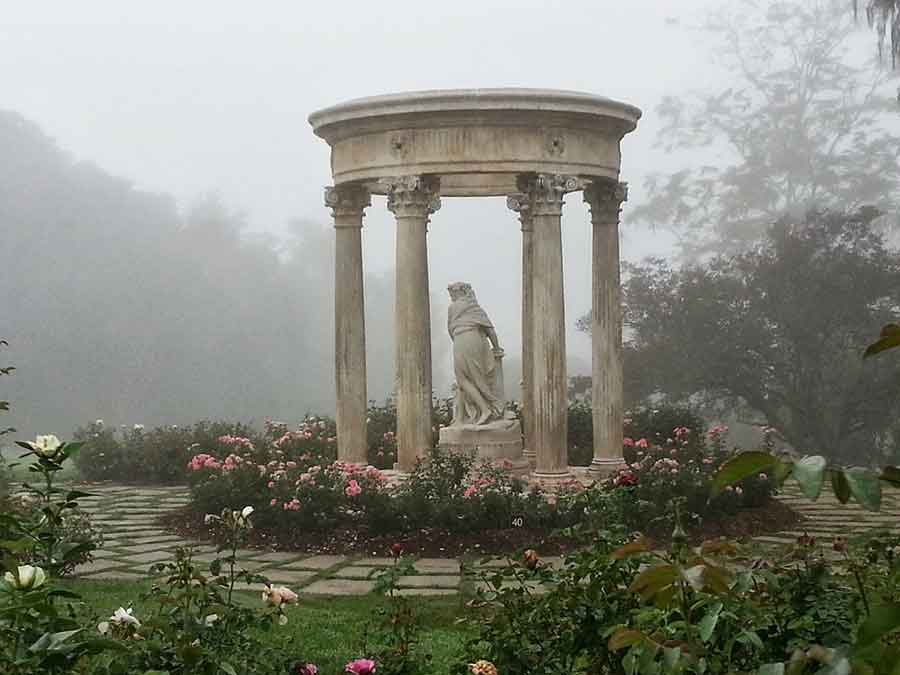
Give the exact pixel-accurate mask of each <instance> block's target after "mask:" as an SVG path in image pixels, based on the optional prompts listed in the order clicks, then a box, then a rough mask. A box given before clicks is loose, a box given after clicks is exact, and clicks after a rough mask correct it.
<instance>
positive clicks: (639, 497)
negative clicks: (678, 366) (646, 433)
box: [573, 417, 777, 534]
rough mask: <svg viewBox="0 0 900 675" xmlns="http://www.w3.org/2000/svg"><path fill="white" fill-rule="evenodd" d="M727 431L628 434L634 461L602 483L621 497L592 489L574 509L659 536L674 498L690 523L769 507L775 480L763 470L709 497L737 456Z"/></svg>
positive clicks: (668, 525)
mask: <svg viewBox="0 0 900 675" xmlns="http://www.w3.org/2000/svg"><path fill="white" fill-rule="evenodd" d="M649 419H652V417H651V418H649ZM645 420H648V418H646V417H644V419H643V420H641V421H645ZM645 423H646V422H645ZM652 427H653V425H652V423H651V424H650V427H649V428H652ZM727 431H728V430H727V428H725V427H722V426H717V427H714V428H713V429H711V430H710V431H709V433H708V434H706V435H702V434H697V433H695V432H694V431H693V430H692V429H688V428H687V427H676V428H675V429H673V430H672V431H670V432H669V433H668V437H667V438H665V439H664V440H661V441H656V442H651V441H648V440H647V439H646V438H639V439H637V440H634V439H632V438H629V437H626V439H625V443H626V450H627V451H629V453H628V454H630V455H632V456H633V459H632V460H631V461H630V462H629V464H628V465H627V466H626V468H624V469H623V470H621V471H619V472H618V473H617V474H615V475H613V476H612V477H610V478H609V479H608V480H607V481H606V483H605V484H604V485H603V486H602V487H603V489H604V491H605V492H607V493H608V492H612V493H615V492H620V493H622V494H623V497H622V498H621V499H620V500H618V501H613V502H610V501H609V500H608V499H607V498H606V496H605V495H604V494H603V492H600V493H599V494H598V491H596V490H588V491H585V492H583V493H581V494H579V495H578V496H576V498H575V502H576V504H577V506H573V510H575V511H577V510H584V511H585V512H586V513H591V512H594V511H596V512H599V513H601V514H604V516H603V517H605V518H606V519H607V520H609V519H612V521H613V522H617V523H620V524H622V525H624V526H626V527H628V528H629V529H630V530H631V531H641V532H645V533H646V532H652V533H654V534H659V533H661V532H662V531H668V530H671V528H672V527H673V526H674V524H675V522H674V517H675V513H674V511H673V510H672V506H671V505H672V502H673V500H676V499H677V500H679V502H680V503H681V508H682V511H683V513H684V519H685V522H686V523H688V524H689V525H691V526H694V525H699V524H702V523H703V521H704V520H706V519H709V518H713V517H715V518H721V517H723V516H727V515H734V514H736V513H737V512H738V511H740V510H741V509H742V508H750V507H758V506H763V505H765V504H766V503H767V502H768V501H769V499H770V497H771V496H772V493H773V492H774V489H775V487H776V484H777V483H776V480H775V478H774V476H770V475H769V474H767V473H765V471H764V470H763V469H761V470H759V471H757V472H755V473H754V474H752V475H749V474H748V475H746V476H744V477H743V478H742V480H741V481H740V482H738V483H736V484H735V485H733V486H728V487H727V488H726V489H725V490H723V491H721V492H720V493H718V494H716V495H715V496H714V497H713V498H710V489H711V486H712V484H713V480H714V478H715V477H716V475H717V472H718V470H719V469H720V467H722V466H723V465H724V464H726V463H727V462H728V461H729V460H730V459H731V458H732V457H733V456H734V453H733V452H732V451H731V450H729V449H727V448H726V447H725V442H724V438H725V435H726V434H727ZM598 498H599V500H600V501H599V502H598Z"/></svg>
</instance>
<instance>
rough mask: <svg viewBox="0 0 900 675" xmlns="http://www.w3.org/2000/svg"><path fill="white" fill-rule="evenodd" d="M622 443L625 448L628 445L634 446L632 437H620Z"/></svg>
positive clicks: (628, 446)
mask: <svg viewBox="0 0 900 675" xmlns="http://www.w3.org/2000/svg"><path fill="white" fill-rule="evenodd" d="M622 445H624V446H625V447H626V448H630V447H632V446H634V439H633V438H629V437H628V436H626V437H625V438H623V439H622Z"/></svg>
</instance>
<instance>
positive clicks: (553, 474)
mask: <svg viewBox="0 0 900 675" xmlns="http://www.w3.org/2000/svg"><path fill="white" fill-rule="evenodd" d="M573 480H576V479H575V475H574V474H573V473H572V472H571V471H569V470H568V469H563V470H561V471H534V472H532V474H531V481H532V482H533V483H537V484H538V485H539V486H540V487H541V488H543V489H545V490H555V489H556V488H558V487H559V486H560V485H562V484H564V483H570V482H572V481H573Z"/></svg>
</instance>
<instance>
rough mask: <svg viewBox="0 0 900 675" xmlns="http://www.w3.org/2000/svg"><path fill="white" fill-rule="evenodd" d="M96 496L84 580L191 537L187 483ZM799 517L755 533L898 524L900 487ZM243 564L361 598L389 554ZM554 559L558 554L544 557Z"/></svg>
mask: <svg viewBox="0 0 900 675" xmlns="http://www.w3.org/2000/svg"><path fill="white" fill-rule="evenodd" d="M86 491H89V492H91V493H92V494H93V495H94V496H93V497H88V498H84V499H82V500H79V501H80V502H81V505H82V507H83V508H85V509H86V510H87V511H89V512H90V513H91V514H92V516H93V517H94V519H95V521H96V523H97V524H98V526H99V527H100V528H101V529H102V530H103V533H104V543H103V547H102V549H101V550H99V551H95V552H94V562H92V563H90V564H87V565H83V566H80V567H79V568H78V569H77V570H76V571H77V575H78V576H79V577H82V578H86V579H134V580H137V579H143V578H145V577H146V574H147V569H148V568H149V567H150V565H152V564H153V563H156V562H160V561H164V560H168V559H170V558H171V555H172V549H173V548H175V547H176V546H179V545H187V544H191V543H192V542H190V541H188V540H185V539H182V538H181V537H178V536H175V535H173V534H171V533H168V532H166V531H164V530H162V529H161V528H160V527H159V526H158V525H157V524H156V519H157V517H158V516H159V515H160V514H161V513H164V512H165V511H167V510H170V509H173V508H177V507H179V506H183V505H185V504H187V503H188V501H189V497H188V491H187V488H185V487H150V488H135V487H126V486H121V485H100V486H98V485H92V486H89V487H87V488H86ZM778 498H779V499H782V500H783V501H785V502H786V503H788V504H790V506H791V507H792V508H794V509H795V510H797V511H798V512H800V513H801V515H803V516H804V521H803V522H802V523H800V524H798V525H797V526H796V527H795V528H794V529H793V530H791V531H786V532H779V533H777V534H773V535H767V536H760V537H757V538H756V539H755V541H756V542H758V543H760V544H764V545H780V544H790V543H792V542H794V541H796V538H797V537H798V536H800V535H801V534H803V533H804V532H805V533H807V534H809V535H811V536H814V537H816V538H818V539H821V540H826V541H827V540H830V539H832V538H834V537H835V536H841V537H849V536H853V535H858V534H863V533H865V532H868V531H870V530H873V529H878V528H885V527H890V528H893V529H897V528H898V526H900V491H892V492H890V493H889V494H887V495H885V500H884V504H883V506H882V511H881V512H880V513H870V512H867V511H864V510H863V509H862V508H860V507H859V506H857V505H855V504H849V505H841V504H840V503H839V502H838V501H837V500H835V499H834V498H833V497H832V496H830V495H823V497H822V498H821V499H820V500H819V501H818V502H811V501H809V500H807V499H805V498H803V497H802V496H801V495H800V493H799V492H798V491H796V490H794V489H789V490H787V491H786V492H785V494H783V495H781V496H779V497H778ZM196 558H197V559H198V560H201V561H205V562H208V561H211V560H213V559H214V558H215V548H214V547H212V546H209V545H205V544H200V545H199V546H198V547H197V555H196ZM238 558H239V560H241V561H242V564H243V566H244V567H245V568H246V569H249V570H252V571H257V572H259V573H260V574H264V575H265V576H266V577H268V578H269V579H270V580H271V581H272V582H274V583H283V584H286V585H289V586H290V588H292V589H293V590H296V591H297V592H300V593H308V594H321V595H359V594H364V593H368V592H369V591H371V590H372V588H373V586H374V582H373V581H372V580H371V579H369V578H368V576H369V573H370V572H371V570H372V569H373V568H374V567H384V566H388V565H390V564H391V562H392V561H391V559H390V558H387V557H381V558H375V557H372V558H366V557H362V556H356V557H353V556H338V555H309V554H302V553H287V552H271V551H269V552H267V551H261V550H241V551H238ZM546 560H547V562H550V563H556V564H558V562H559V559H558V558H555V559H554V558H550V559H546ZM465 581H467V580H465V579H464V578H463V577H462V576H461V574H460V563H459V561H458V560H455V559H442V558H422V559H420V560H418V561H417V562H416V574H415V575H411V576H408V577H403V578H402V579H401V580H400V586H401V589H402V590H401V592H402V593H407V594H415V595H452V594H455V593H458V592H459V591H460V590H461V587H464V586H465V585H466V584H465V583H464V582H465Z"/></svg>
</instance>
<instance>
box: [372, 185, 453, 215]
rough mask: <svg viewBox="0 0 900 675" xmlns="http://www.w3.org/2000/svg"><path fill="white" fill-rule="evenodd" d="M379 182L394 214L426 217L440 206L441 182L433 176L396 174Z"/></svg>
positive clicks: (388, 205) (389, 208)
mask: <svg viewBox="0 0 900 675" xmlns="http://www.w3.org/2000/svg"><path fill="white" fill-rule="evenodd" d="M379 182H380V183H381V185H383V186H384V187H385V192H386V193H387V198H388V202H387V207H388V210H390V211H391V212H392V213H393V214H394V215H395V216H398V217H404V216H420V217H425V218H427V217H428V216H430V215H431V214H432V213H434V212H435V211H437V210H438V209H440V208H441V198H440V194H439V193H440V186H441V183H440V179H439V178H437V177H435V176H398V177H396V178H383V179H381V181H379Z"/></svg>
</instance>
